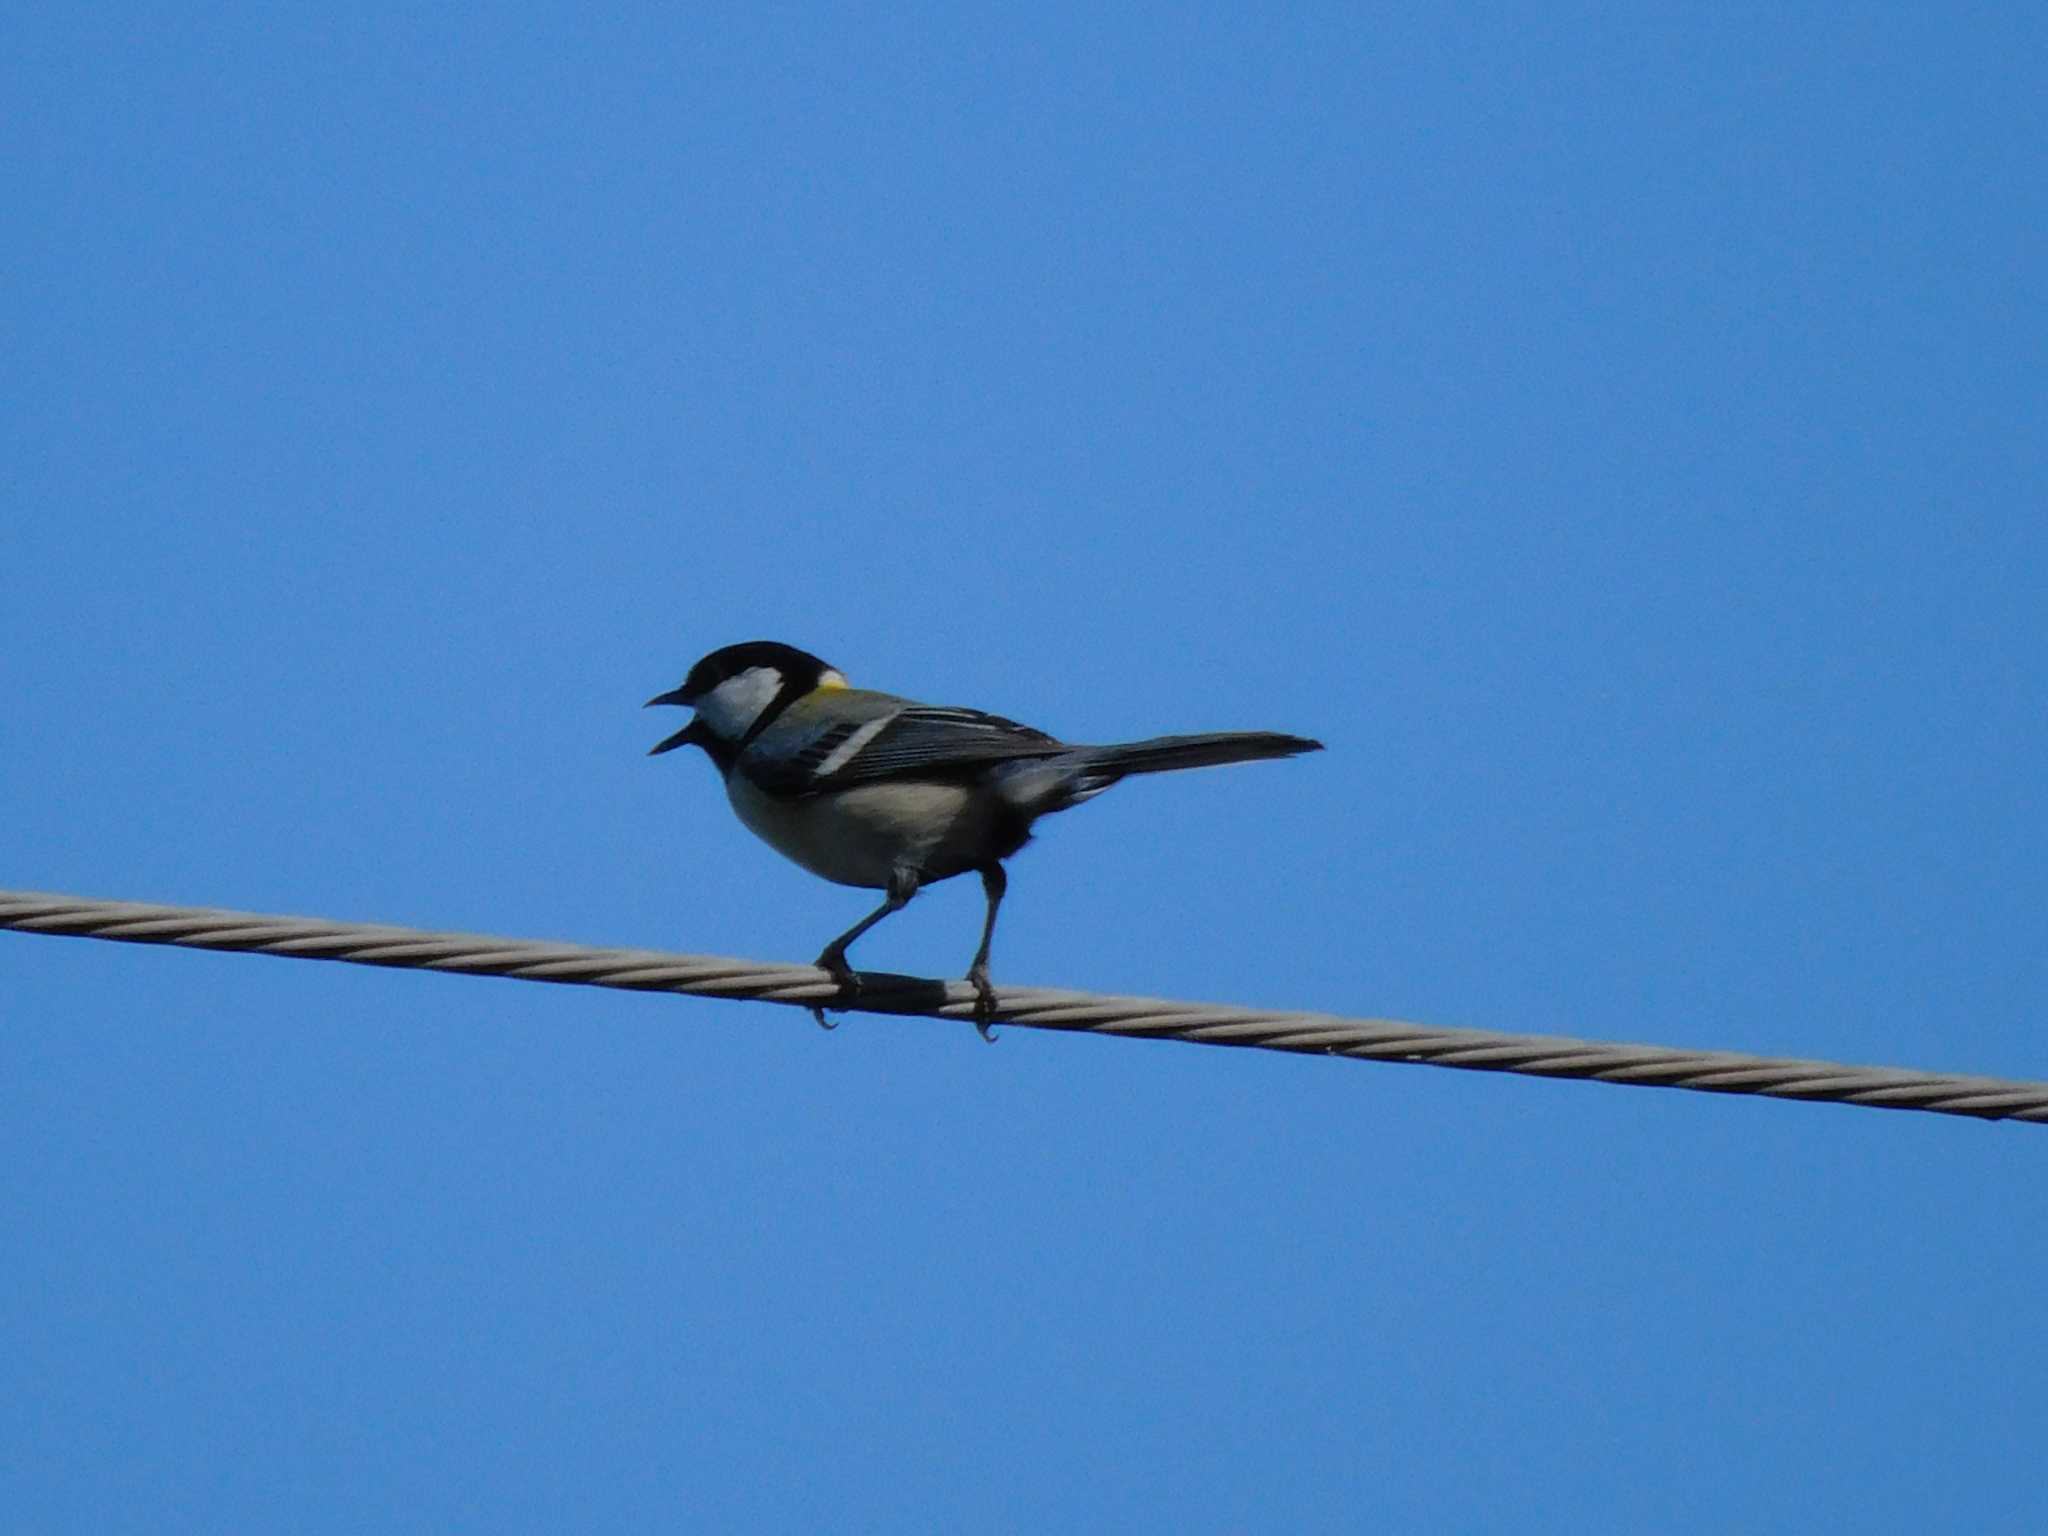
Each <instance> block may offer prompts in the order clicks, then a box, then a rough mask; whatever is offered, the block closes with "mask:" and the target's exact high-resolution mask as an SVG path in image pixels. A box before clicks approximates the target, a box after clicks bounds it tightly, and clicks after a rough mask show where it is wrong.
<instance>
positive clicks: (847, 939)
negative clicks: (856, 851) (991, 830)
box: [811, 864, 918, 1029]
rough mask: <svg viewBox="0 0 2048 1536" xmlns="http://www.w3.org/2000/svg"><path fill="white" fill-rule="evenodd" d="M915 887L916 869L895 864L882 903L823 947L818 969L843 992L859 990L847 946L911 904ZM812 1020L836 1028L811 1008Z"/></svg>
mask: <svg viewBox="0 0 2048 1536" xmlns="http://www.w3.org/2000/svg"><path fill="white" fill-rule="evenodd" d="M917 884H918V876H917V871H916V870H914V869H910V868H907V867H905V866H904V865H901V864H899V865H897V866H896V868H895V869H893V870H891V871H890V872H889V894H888V896H887V897H886V898H884V900H883V902H882V904H881V905H880V906H879V907H877V908H875V910H874V911H872V912H870V913H869V914H868V915H867V916H866V917H864V918H862V919H861V920H860V921H859V922H857V923H855V924H854V925H853V926H852V927H851V928H849V929H847V930H846V932H844V933H842V934H841V935H839V937H838V938H836V939H834V940H833V941H832V942H831V943H830V944H827V945H826V946H825V952H824V953H823V954H821V955H819V956H818V959H817V964H818V966H819V968H820V969H821V970H827V971H830V972H831V973H832V979H833V980H834V981H836V982H838V983H839V986H840V989H841V990H842V991H845V992H848V993H856V992H859V991H860V978H859V977H858V976H856V975H855V974H854V973H853V967H852V966H850V965H848V964H847V963H846V946H847V945H849V944H851V943H852V942H853V941H854V940H855V939H857V938H859V937H860V936H861V935H862V934H864V933H866V932H867V931H868V930H869V929H870V928H872V927H874V926H875V924H877V923H879V922H880V921H881V920H882V919H883V918H885V917H887V916H888V915H889V914H890V913H891V912H901V911H902V910H903V909H904V908H905V907H907V906H908V905H910V898H911V897H913V896H915V895H916V894H917ZM811 1017H812V1018H814V1019H816V1020H817V1021H818V1023H819V1025H820V1026H821V1027H823V1028H825V1029H832V1028H834V1027H835V1026H834V1025H831V1024H828V1023H826V1021H825V1010H824V1008H823V1007H817V1008H813V1009H812V1010H811Z"/></svg>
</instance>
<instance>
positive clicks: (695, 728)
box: [644, 688, 704, 757]
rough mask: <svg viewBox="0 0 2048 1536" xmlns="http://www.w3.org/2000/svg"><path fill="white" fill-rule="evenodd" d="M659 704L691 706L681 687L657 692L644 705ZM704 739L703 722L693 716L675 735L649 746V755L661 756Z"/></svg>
mask: <svg viewBox="0 0 2048 1536" xmlns="http://www.w3.org/2000/svg"><path fill="white" fill-rule="evenodd" d="M657 704H680V705H682V706H683V707H684V708H685V709H687V708H689V700H687V699H685V698H684V697H683V690H682V689H680V688H672V689H670V690H669V691H668V692H667V693H657V694H656V695H655V696H654V697H653V698H651V699H649V700H648V701H647V703H646V705H645V706H644V707H645V708H648V709H652V708H653V707H654V706H655V705H657ZM703 740H704V728H703V722H702V721H700V720H696V719H694V718H693V719H692V720H691V721H690V723H689V724H688V725H686V726H684V727H683V728H682V729H681V730H680V731H677V732H676V733H675V735H673V736H670V737H669V738H667V739H666V740H664V741H658V742H656V743H655V744H654V745H653V746H651V747H649V748H648V749H647V755H648V756H649V757H659V756H660V755H661V754H662V753H664V752H673V751H675V749H676V748H677V747H689V746H695V745H698V744H699V743H701V742H702V741H703Z"/></svg>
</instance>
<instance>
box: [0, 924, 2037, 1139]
mask: <svg viewBox="0 0 2048 1536" xmlns="http://www.w3.org/2000/svg"><path fill="white" fill-rule="evenodd" d="M0 928H13V929H18V930H20V931H21V932H24V933H53V934H68V935H72V936H75V937H81V938H94V939H119V940H122V941H124V942H127V943H134V944H175V945H180V946H183V947H185V948H188V949H217V950H233V951H239V952H245V953H250V954H264V955H283V956H287V957H289V958H294V959H301V960H345V961H348V962H349V963H351V964H355V965H382V966H398V967H405V968H411V969H418V970H429V971H453V972H456V973H458V974H461V975H465V976H505V977H511V978H514V979H516V980H521V981H552V982H560V983H570V984H575V985H579V986H591V987H617V988H621V989H624V990H626V991H630V992H681V993H686V994H690V995H693V996H699V997H727V998H740V999H749V1000H754V1001H759V1002H771V1003H789V1004H793V1005H795V1006H798V1007H802V1008H811V1009H815V1008H817V1007H819V1006H820V1005H829V1006H831V1007H834V1008H844V1009H849V1010H854V1011H859V1012H864V1013H883V1014H897V1015H922V1016H925V1017H932V1018H948V1019H972V1018H973V1017H974V1000H975V999H974V989H973V988H972V987H970V986H968V985H967V984H966V983H965V982H957V981H955V982H944V981H932V980H926V979H924V978H920V977H915V976H892V975H885V974H882V973H879V972H868V973H866V974H864V975H863V976H862V977H861V988H860V991H859V992H858V993H857V994H856V995H854V996H853V997H850V998H849V997H846V996H844V995H843V994H842V993H841V991H840V989H839V987H838V985H837V984H836V983H835V982H834V981H833V980H832V978H831V977H830V976H829V975H827V974H826V973H825V972H824V971H821V970H819V969H818V968H817V967H815V966H810V965H762V964H759V963H757V962H754V961H750V960H732V959H726V958H723V957H720V956H715V955H678V954H669V953H665V952H663V951H661V950H653V949H591V948H587V947H585V946H583V945H580V944H554V943H544V942H539V941H536V940H531V939H501V938H493V937H489V936H486V935H482V934H467V933H434V932H428V931H425V930H422V929H418V928H398V927H392V926H390V925H388V924H381V923H337V922H330V921H328V920H326V919H324V918H313V917H275V916H268V915H265V914H262V913H255V912H231V911H219V910H215V909H212V908H206V907H166V906H154V905H150V904H147V903H143V902H133V901H94V900H89V899H87V898H84V897H78V896H52V895H44V894H40V893H37V892H33V891H0ZM993 1022H996V1023H1001V1024H1015V1025H1021V1026H1024V1027H1026V1028H1030V1029H1064V1030H1074V1031H1079V1032H1081V1033H1086V1034H1098V1035H1132V1036H1141V1037H1144V1038H1148V1039H1159V1040H1188V1041H1193V1042H1196V1043H1198V1044H1202V1045H1236V1046H1257V1047H1259V1048H1261V1049H1264V1050H1269V1051H1293V1052H1297V1053H1301V1054H1306V1055H1316V1056H1351V1057H1357V1058H1359V1059H1361V1060H1368V1061H1399V1062H1414V1063H1418V1064H1422V1065H1428V1066H1438V1067H1463V1068H1466V1069H1468V1070H1472V1071H1480V1072H1520V1073H1525V1074H1527V1075H1529V1076H1532V1077H1573V1078H1589V1079H1591V1080H1593V1081H1596V1082H1603V1083H1623V1084H1632V1085H1635V1086H1637V1087H1652V1088H1691V1089H1696V1090H1699V1091H1701V1092H1706V1093H1743V1094H1762V1095H1766V1096H1768V1097H1771V1098H1780V1099H1804V1100H1817V1101H1822V1102H1827V1103H1836V1104H1864V1105H1869V1106H1871V1107H1873V1108H1878V1109H1922V1110H1929V1111H1932V1112H1934V1113H1936V1114H1944V1115H1969V1116H1974V1117H1976V1118H1978V1119H1983V1120H2029V1121H2034V1122H2036V1123H2040V1122H2044V1121H2048V1082H2023V1081H2012V1080H2008V1079H2004V1078H1996V1077H1963V1076H1956V1075H1954V1074H1951V1073H1941V1072H1919V1071H1912V1070H1908V1069H1905V1068H1900V1067H1851V1066H1842V1065H1839V1064H1837V1063H1835V1062H1829V1061H1801V1060H1797V1059H1792V1058H1786V1057H1771V1056H1745V1055H1740V1054H1737V1053H1735V1052H1732V1051H1687V1050H1675V1049H1673V1048H1671V1047H1668V1046H1661V1045H1619V1044H1609V1043H1605V1042H1601V1041H1592V1040H1573V1039H1568V1038H1564V1037H1561V1036H1556V1035H1504V1034H1498V1033H1495V1032H1494V1031H1492V1030H1484V1029H1444V1028H1436V1027H1432V1026H1429V1025H1424V1024H1403V1023H1400V1022H1397V1021H1395V1020H1391V1019H1347V1018H1339V1017H1337V1016H1335V1015H1333V1014H1324V1013H1277V1012H1268V1011H1265V1010H1261V1009H1252V1008H1230V1007H1222V1006H1216V1005H1211V1004H1203V1003H1178V1002H1165V1001H1161V1000H1159V999H1156V998H1146V997H1108V996H1103V995H1101V994H1099V993H1093V992H1063V991H1057V990H1054V989H1051V988H1045V987H1004V988H1001V989H999V990H998V993H997V1007H996V1010H995V1015H994V1020H993Z"/></svg>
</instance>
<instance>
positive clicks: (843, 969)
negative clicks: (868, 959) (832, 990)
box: [811, 946, 860, 1029]
mask: <svg viewBox="0 0 2048 1536" xmlns="http://www.w3.org/2000/svg"><path fill="white" fill-rule="evenodd" d="M815 963H816V965H817V967H818V969H819V970H821V971H829V972H830V973H831V975H832V979H833V980H834V981H835V982H837V983H838V984H839V990H840V991H842V992H844V993H845V994H846V995H847V996H848V997H857V996H859V995H860V977H859V975H858V974H856V973H855V971H854V969H853V967H852V966H850V965H848V964H847V963H846V951H845V950H843V949H839V948H837V947H836V946H835V947H833V948H829V949H827V950H826V951H825V953H823V954H822V955H820V956H818V958H817V961H816V962H815ZM811 1017H812V1018H814V1019H816V1020H817V1021H818V1028H820V1029H837V1028H838V1027H839V1026H838V1025H837V1024H834V1023H833V1022H832V1021H831V1020H830V1019H828V1018H826V1017H825V1005H824V1004H823V1003H819V1004H817V1005H815V1006H814V1007H813V1008H812V1009H811Z"/></svg>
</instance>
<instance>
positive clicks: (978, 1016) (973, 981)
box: [967, 965, 996, 1045]
mask: <svg viewBox="0 0 2048 1536" xmlns="http://www.w3.org/2000/svg"><path fill="white" fill-rule="evenodd" d="M967 984H968V985H969V986H971V987H973V988H974V1027H975V1028H976V1029H978V1030H980V1031H981V1038H982V1039H984V1040H986V1041H987V1042H988V1043H989V1044H990V1045H994V1044H995V1043H996V1037H995V1034H994V1032H993V1031H992V1030H991V1029H990V1028H989V1025H990V1023H991V1021H992V1020H993V1019H994V1018H995V1014H996V989H995V985H994V983H992V982H991V981H990V980H989V979H988V967H987V966H986V965H975V966H973V967H971V968H970V969H969V970H968V972H967Z"/></svg>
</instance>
